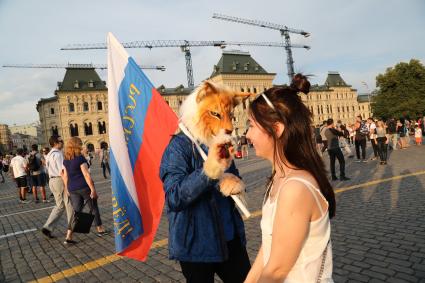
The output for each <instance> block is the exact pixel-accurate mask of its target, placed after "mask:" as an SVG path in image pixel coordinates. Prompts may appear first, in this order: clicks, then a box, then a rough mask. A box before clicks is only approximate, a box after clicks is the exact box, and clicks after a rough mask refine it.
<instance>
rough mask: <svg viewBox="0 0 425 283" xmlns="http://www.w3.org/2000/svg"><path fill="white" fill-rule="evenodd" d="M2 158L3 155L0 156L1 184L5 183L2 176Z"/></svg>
mask: <svg viewBox="0 0 425 283" xmlns="http://www.w3.org/2000/svg"><path fill="white" fill-rule="evenodd" d="M3 158H4V157H3V155H0V175H1V178H2V180H1V182H2V183H4V182H5V180H4V176H3Z"/></svg>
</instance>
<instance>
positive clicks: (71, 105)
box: [68, 102, 75, 112]
mask: <svg viewBox="0 0 425 283" xmlns="http://www.w3.org/2000/svg"><path fill="white" fill-rule="evenodd" d="M68 110H69V112H74V111H75V106H74V103H72V102H71V103H69V105H68Z"/></svg>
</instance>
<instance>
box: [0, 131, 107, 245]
mask: <svg viewBox="0 0 425 283" xmlns="http://www.w3.org/2000/svg"><path fill="white" fill-rule="evenodd" d="M49 143H50V146H51V148H47V147H46V148H43V149H42V150H41V151H38V146H37V145H36V144H34V145H32V147H31V151H30V152H26V151H25V150H24V149H22V148H18V149H17V150H16V155H15V156H14V157H11V155H6V156H0V164H1V168H0V169H1V172H2V174H1V176H2V183H4V180H5V179H4V176H3V173H9V174H10V176H11V177H12V178H13V179H14V181H15V183H16V186H17V188H18V195H19V202H20V203H22V204H27V203H30V202H31V201H30V200H28V199H27V197H26V196H27V194H28V193H31V194H32V195H33V201H34V202H35V203H38V202H39V198H38V192H40V193H41V197H42V202H43V203H46V202H50V201H49V199H48V198H47V194H46V187H47V188H48V190H50V191H51V197H53V198H54V202H55V206H54V207H53V209H52V211H51V213H50V215H49V217H48V219H47V221H46V222H45V224H44V225H43V227H42V228H41V232H42V233H43V235H45V236H46V237H47V238H55V236H53V234H52V232H53V230H54V229H55V227H56V225H57V222H58V220H59V219H60V218H61V216H62V214H63V212H64V211H65V212H66V216H67V227H66V228H67V232H66V236H65V241H64V243H65V244H75V243H76V241H74V240H73V237H72V236H73V225H74V224H75V217H74V216H75V214H76V213H78V212H81V211H82V210H83V209H84V207H85V206H86V205H87V206H88V207H89V210H90V213H93V214H94V222H95V225H96V234H97V235H98V236H100V237H101V236H104V235H107V234H108V233H109V232H108V231H107V230H106V229H105V228H104V227H103V225H102V220H101V217H100V212H99V207H98V205H97V199H98V194H97V191H96V189H95V185H94V182H93V179H92V177H91V175H90V169H89V168H90V166H91V164H92V159H93V155H92V154H91V153H90V152H89V151H88V150H87V149H85V148H83V144H82V141H81V139H80V138H78V137H73V138H71V139H70V140H69V141H67V143H66V144H65V146H64V141H63V139H62V138H61V137H60V136H52V137H51V138H50V139H49ZM101 166H102V167H103V168H104V171H103V175H104V177H105V178H107V176H106V172H105V169H108V170H109V152H108V149H107V147H103V148H102V152H101Z"/></svg>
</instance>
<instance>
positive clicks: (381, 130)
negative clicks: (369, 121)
mask: <svg viewBox="0 0 425 283" xmlns="http://www.w3.org/2000/svg"><path fill="white" fill-rule="evenodd" d="M375 143H376V145H377V148H378V154H379V159H380V160H381V161H380V164H381V165H383V164H387V153H388V143H389V134H387V129H386V128H385V124H384V121H382V120H379V121H378V125H377V127H376V141H375Z"/></svg>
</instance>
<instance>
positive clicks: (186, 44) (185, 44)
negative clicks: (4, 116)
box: [61, 40, 310, 88]
mask: <svg viewBox="0 0 425 283" xmlns="http://www.w3.org/2000/svg"><path fill="white" fill-rule="evenodd" d="M122 45H123V46H124V48H148V49H152V48H157V47H178V48H180V49H181V51H182V52H184V55H185V59H186V74H187V85H188V86H189V87H192V88H193V87H194V79H193V67H192V55H191V53H190V48H191V47H205V46H213V47H220V48H225V47H226V46H229V45H232V46H265V47H286V45H284V44H282V43H279V42H234V41H232V42H229V41H224V40H215V41H214V40H212V41H208V40H204V41H189V40H152V41H132V42H125V43H122ZM291 47H293V48H305V49H310V47H309V46H307V45H300V44H293V45H291ZM106 48H107V45H106V43H91V44H70V45H67V46H66V47H63V48H61V50H87V49H106Z"/></svg>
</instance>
